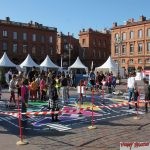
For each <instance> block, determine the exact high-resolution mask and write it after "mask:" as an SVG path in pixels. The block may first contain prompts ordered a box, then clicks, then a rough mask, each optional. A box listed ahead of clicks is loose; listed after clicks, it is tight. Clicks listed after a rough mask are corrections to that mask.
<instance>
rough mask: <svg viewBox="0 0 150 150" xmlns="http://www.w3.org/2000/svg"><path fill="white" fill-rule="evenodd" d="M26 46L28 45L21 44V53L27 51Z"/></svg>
mask: <svg viewBox="0 0 150 150" xmlns="http://www.w3.org/2000/svg"><path fill="white" fill-rule="evenodd" d="M27 47H28V46H27V45H23V46H22V49H23V53H27Z"/></svg>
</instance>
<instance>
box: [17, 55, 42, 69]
mask: <svg viewBox="0 0 150 150" xmlns="http://www.w3.org/2000/svg"><path fill="white" fill-rule="evenodd" d="M33 66H35V67H39V65H38V64H36V63H35V62H34V61H33V59H32V58H31V56H30V54H28V56H27V57H26V59H25V60H24V61H23V62H22V63H21V64H20V67H21V68H23V67H33Z"/></svg>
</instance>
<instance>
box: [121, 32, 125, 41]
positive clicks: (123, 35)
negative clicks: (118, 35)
mask: <svg viewBox="0 0 150 150" xmlns="http://www.w3.org/2000/svg"><path fill="white" fill-rule="evenodd" d="M122 40H123V41H125V40H126V33H125V32H124V33H122Z"/></svg>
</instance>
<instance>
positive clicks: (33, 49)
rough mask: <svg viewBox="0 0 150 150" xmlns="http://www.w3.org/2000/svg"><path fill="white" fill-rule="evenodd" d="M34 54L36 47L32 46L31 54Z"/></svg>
mask: <svg viewBox="0 0 150 150" xmlns="http://www.w3.org/2000/svg"><path fill="white" fill-rule="evenodd" d="M35 52H36V47H35V46H33V47H32V54H35Z"/></svg>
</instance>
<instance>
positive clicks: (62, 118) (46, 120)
mask: <svg viewBox="0 0 150 150" xmlns="http://www.w3.org/2000/svg"><path fill="white" fill-rule="evenodd" d="M74 119H75V118H74V117H71V115H62V116H60V117H59V120H60V123H61V121H62V122H65V121H71V120H74ZM49 123H52V120H51V117H45V118H44V119H41V120H40V121H37V122H34V123H32V125H33V126H34V127H41V126H44V125H47V124H49Z"/></svg>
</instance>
